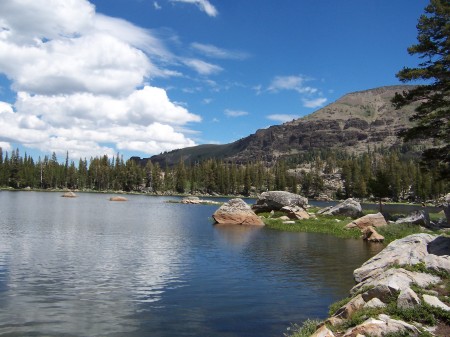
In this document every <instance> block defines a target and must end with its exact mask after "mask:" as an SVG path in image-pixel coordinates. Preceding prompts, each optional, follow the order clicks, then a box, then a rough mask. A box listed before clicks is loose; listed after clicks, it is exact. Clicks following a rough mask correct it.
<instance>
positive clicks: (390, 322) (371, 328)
mask: <svg viewBox="0 0 450 337" xmlns="http://www.w3.org/2000/svg"><path fill="white" fill-rule="evenodd" d="M398 332H406V333H408V336H419V334H420V331H419V330H418V329H417V328H416V327H415V326H414V325H411V324H408V323H406V322H403V321H399V320H395V319H392V318H390V317H389V316H387V315H379V316H378V319H375V318H369V319H367V320H366V321H364V322H363V323H361V324H360V325H357V326H356V327H354V328H350V329H349V330H347V331H346V332H345V334H344V336H343V337H356V336H357V335H358V334H359V335H364V336H386V335H388V334H394V333H398Z"/></svg>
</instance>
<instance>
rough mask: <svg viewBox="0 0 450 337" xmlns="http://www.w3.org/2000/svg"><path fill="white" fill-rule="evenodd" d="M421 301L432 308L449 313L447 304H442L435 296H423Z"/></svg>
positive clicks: (449, 309) (449, 308)
mask: <svg viewBox="0 0 450 337" xmlns="http://www.w3.org/2000/svg"><path fill="white" fill-rule="evenodd" d="M423 301H424V302H425V303H427V304H429V305H431V306H432V307H436V308H441V309H442V310H445V311H450V307H449V306H448V305H447V304H445V303H443V302H442V301H441V300H440V299H439V298H437V297H436V296H431V295H427V294H424V295H423Z"/></svg>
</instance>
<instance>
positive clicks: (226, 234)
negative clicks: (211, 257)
mask: <svg viewBox="0 0 450 337" xmlns="http://www.w3.org/2000/svg"><path fill="white" fill-rule="evenodd" d="M261 229H262V227H260V226H241V225H224V224H215V225H214V230H215V234H216V236H217V237H218V238H219V239H220V241H221V242H222V243H223V244H225V245H226V246H229V247H232V248H234V249H237V250H240V249H243V248H245V246H246V245H247V244H248V243H249V242H250V241H251V240H252V239H253V238H254V237H255V236H256V235H258V233H259V232H260V231H261Z"/></svg>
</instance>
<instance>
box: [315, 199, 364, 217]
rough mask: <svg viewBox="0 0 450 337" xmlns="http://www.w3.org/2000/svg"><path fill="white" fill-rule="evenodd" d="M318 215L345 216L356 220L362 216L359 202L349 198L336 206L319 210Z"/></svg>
mask: <svg viewBox="0 0 450 337" xmlns="http://www.w3.org/2000/svg"><path fill="white" fill-rule="evenodd" d="M318 213H319V214H324V215H345V216H349V217H351V218H358V217H360V216H362V208H361V204H360V203H359V202H357V201H356V200H354V199H352V198H349V199H347V200H345V201H343V202H341V203H340V204H337V205H336V206H333V207H331V208H329V207H327V208H325V209H323V210H320V211H319V212H318Z"/></svg>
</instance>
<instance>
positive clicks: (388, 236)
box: [377, 224, 424, 244]
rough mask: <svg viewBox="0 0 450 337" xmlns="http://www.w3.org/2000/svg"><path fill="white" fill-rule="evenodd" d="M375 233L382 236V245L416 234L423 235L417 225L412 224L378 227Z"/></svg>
mask: <svg viewBox="0 0 450 337" xmlns="http://www.w3.org/2000/svg"><path fill="white" fill-rule="evenodd" d="M377 232H378V233H380V234H381V235H383V236H384V243H385V244H388V243H389V242H392V241H394V240H397V239H401V238H404V237H405V236H408V235H411V234H417V233H423V232H424V231H423V230H422V229H421V227H420V226H419V225H412V224H388V225H387V226H383V227H378V228H377Z"/></svg>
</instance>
